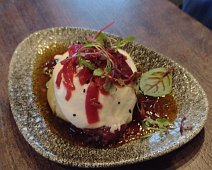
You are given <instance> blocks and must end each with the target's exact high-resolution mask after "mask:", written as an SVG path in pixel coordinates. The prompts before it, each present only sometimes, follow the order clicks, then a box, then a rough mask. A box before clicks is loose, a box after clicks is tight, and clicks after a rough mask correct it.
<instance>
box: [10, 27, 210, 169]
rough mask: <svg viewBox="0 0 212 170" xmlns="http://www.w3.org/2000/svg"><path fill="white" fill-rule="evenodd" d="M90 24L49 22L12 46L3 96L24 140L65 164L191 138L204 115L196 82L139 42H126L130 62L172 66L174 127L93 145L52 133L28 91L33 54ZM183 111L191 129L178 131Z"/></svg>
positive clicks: (154, 151) (148, 150) (129, 157)
mask: <svg viewBox="0 0 212 170" xmlns="http://www.w3.org/2000/svg"><path fill="white" fill-rule="evenodd" d="M86 34H93V31H92V30H86V29H80V28H67V27H63V28H52V29H46V30H42V31H39V32H36V33H34V34H32V35H30V36H29V37H27V38H26V39H25V40H23V41H22V42H21V43H20V44H19V45H18V47H17V48H16V50H15V52H14V54H13V57H12V60H11V63H10V68H9V100H10V104H11V110H12V113H13V116H14V119H15V121H16V123H17V125H18V128H19V130H20V131H21V133H22V134H23V136H24V138H25V139H26V140H27V142H28V143H29V144H30V145H31V146H32V147H33V148H34V149H35V150H36V151H37V152H38V153H40V154H41V155H43V156H44V157H46V158H48V159H50V160H52V161H55V162H58V163H61V164H65V165H71V166H78V167H110V166H118V165H125V164H132V163H136V162H141V161H144V160H149V159H151V158H155V157H158V156H160V155H163V154H166V153H168V152H170V151H173V150H175V149H177V148H179V147H180V146H182V145H183V144H185V143H187V142H188V141H189V140H191V139H192V138H194V137H195V136H196V135H197V134H198V133H199V132H200V130H201V129H202V128H203V125H204V123H205V121H206V118H207V112H208V101H207V97H206V95H205V92H204V91H203V89H202V87H201V86H200V84H199V83H198V82H197V81H196V79H195V78H194V77H193V76H192V75H191V74H190V73H189V72H187V71H186V70H185V69H184V68H183V67H181V66H180V65H179V64H177V63H175V62H174V61H172V60H171V59H169V58H168V57H165V56H163V55H161V54H158V53H156V52H154V51H152V50H150V49H147V48H145V47H144V46H142V45H140V44H130V45H129V46H127V47H126V50H127V51H128V52H129V53H131V55H132V57H133V58H134V60H135V62H136V63H139V64H140V65H141V66H143V67H145V68H146V69H149V68H155V67H160V66H164V67H171V66H175V69H174V72H173V83H174V96H175V98H176V100H177V103H178V105H179V106H178V108H179V113H178V117H177V119H176V121H175V122H174V127H175V128H174V129H172V130H169V133H167V134H164V135H163V136H160V135H159V134H157V133H156V134H154V135H153V136H152V137H151V138H149V139H146V140H144V141H141V140H137V141H133V142H130V143H127V144H124V145H122V146H119V147H117V148H110V149H94V148H89V147H80V146H76V145H73V144H70V143H69V142H67V141H65V140H64V139H63V138H61V137H59V136H58V135H56V134H55V133H53V132H52V131H51V130H50V128H49V127H48V124H47V123H46V122H45V120H44V118H43V117H42V115H41V114H40V113H39V109H38V106H37V105H36V102H35V98H36V96H34V93H33V89H32V86H33V81H32V73H33V69H34V65H35V59H36V57H37V56H38V54H42V53H45V51H46V50H47V49H48V48H49V47H50V46H51V47H52V46H57V45H60V44H66V45H67V46H68V45H69V44H70V43H71V42H74V41H77V40H79V38H80V37H82V36H84V35H86ZM183 116H185V117H186V118H187V119H186V122H185V123H187V124H190V125H192V127H193V128H192V130H187V131H184V133H183V135H181V134H180V132H179V129H180V122H181V119H182V117H183Z"/></svg>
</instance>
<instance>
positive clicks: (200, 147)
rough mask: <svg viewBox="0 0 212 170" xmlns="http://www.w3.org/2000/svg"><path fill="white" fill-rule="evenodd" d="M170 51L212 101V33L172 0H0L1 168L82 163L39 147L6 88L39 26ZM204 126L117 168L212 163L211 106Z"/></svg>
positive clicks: (205, 165) (210, 166)
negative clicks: (22, 127) (61, 160)
mask: <svg viewBox="0 0 212 170" xmlns="http://www.w3.org/2000/svg"><path fill="white" fill-rule="evenodd" d="M111 21H115V24H114V25H113V26H112V27H111V28H109V29H108V30H107V31H108V32H110V33H113V34H117V35H119V36H125V35H129V34H130V35H134V36H135V37H136V41H138V42H140V43H142V44H143V45H145V46H147V47H149V48H152V49H154V50H155V51H157V52H160V53H162V54H165V55H167V56H169V57H170V58H172V59H173V60H175V61H176V62H178V63H180V64H181V65H183V66H184V67H185V68H187V69H188V70H189V71H190V72H191V73H192V74H193V75H194V76H195V77H196V78H197V80H199V82H200V84H201V85H202V86H203V88H204V89H205V91H206V93H207V95H208V100H209V103H212V33H211V31H210V30H208V29H207V28H206V27H204V26H203V25H201V24H200V23H198V22H197V21H195V20H194V19H192V18H191V17H189V16H188V15H186V14H184V13H183V12H181V11H180V9H178V8H177V7H176V6H174V5H173V4H172V3H170V2H169V1H167V0H87V1H85V0H84V1H83V0H0V75H1V76H0V77H1V81H0V169H1V170H11V169H20V170H25V169H27V170H28V169H33V170H37V169H60V170H62V169H78V168H73V167H66V166H63V165H59V164H57V163H54V162H52V161H49V160H48V159H46V158H43V157H42V156H41V155H39V154H38V153H36V152H35V151H34V150H33V149H32V148H31V146H30V145H29V144H28V143H27V142H26V141H25V140H24V138H23V137H22V135H21V133H20V132H19V131H18V128H17V126H16V123H15V121H14V119H13V116H12V113H11V110H10V105H9V100H8V92H7V76H8V68H9V63H10V59H11V56H12V54H13V51H14V50H15V48H16V46H17V45H18V43H19V42H21V41H22V40H23V39H24V38H25V37H26V36H28V35H29V34H30V33H33V32H35V31H37V30H40V29H44V28H48V27H58V26H74V27H86V28H92V29H100V28H102V27H103V26H104V25H106V24H107V23H109V22H111ZM211 109H212V108H211V106H210V109H209V115H208V120H207V122H206V124H205V126H204V128H203V130H202V131H201V132H200V133H199V134H198V135H197V136H196V137H195V138H194V139H193V140H191V141H190V142H189V143H187V144H186V145H184V146H183V147H181V148H179V149H177V150H176V151H173V152H171V153H169V154H167V155H164V156H162V157H159V158H156V159H153V160H150V161H146V162H143V163H138V164H134V165H130V166H125V167H118V168H116V169H212V123H211V122H212V110H211Z"/></svg>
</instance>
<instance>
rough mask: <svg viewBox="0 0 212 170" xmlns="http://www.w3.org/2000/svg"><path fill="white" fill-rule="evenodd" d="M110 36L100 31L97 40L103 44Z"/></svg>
mask: <svg viewBox="0 0 212 170" xmlns="http://www.w3.org/2000/svg"><path fill="white" fill-rule="evenodd" d="M107 38H108V36H107V35H106V34H104V33H102V32H101V33H100V34H99V36H98V37H97V38H96V41H97V42H99V43H100V44H101V45H103V44H104V40H106V39H107Z"/></svg>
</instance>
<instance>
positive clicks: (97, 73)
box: [93, 68, 104, 77]
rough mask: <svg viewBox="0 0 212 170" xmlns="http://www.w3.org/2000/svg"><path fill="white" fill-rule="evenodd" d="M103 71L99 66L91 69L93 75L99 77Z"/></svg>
mask: <svg viewBox="0 0 212 170" xmlns="http://www.w3.org/2000/svg"><path fill="white" fill-rule="evenodd" d="M103 73H104V71H103V70H102V69H101V68H97V69H95V70H94V71H93V75H94V76H99V77H101V76H102V75H103Z"/></svg>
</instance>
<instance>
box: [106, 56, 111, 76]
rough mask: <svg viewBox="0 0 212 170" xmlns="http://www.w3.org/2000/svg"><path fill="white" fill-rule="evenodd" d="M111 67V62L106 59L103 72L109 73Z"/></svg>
mask: <svg viewBox="0 0 212 170" xmlns="http://www.w3.org/2000/svg"><path fill="white" fill-rule="evenodd" d="M111 67H112V64H111V62H110V60H108V59H107V65H106V67H105V72H106V73H107V74H109V73H110V72H111Z"/></svg>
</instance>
